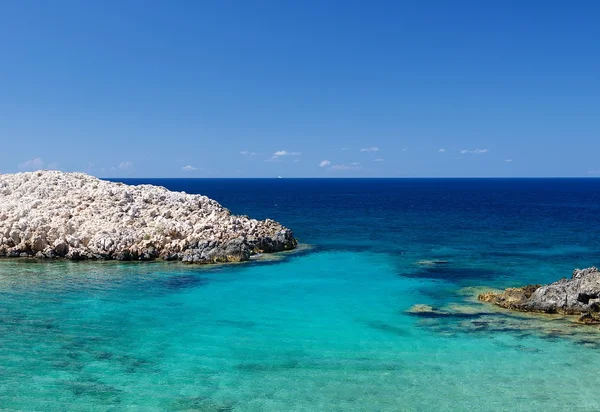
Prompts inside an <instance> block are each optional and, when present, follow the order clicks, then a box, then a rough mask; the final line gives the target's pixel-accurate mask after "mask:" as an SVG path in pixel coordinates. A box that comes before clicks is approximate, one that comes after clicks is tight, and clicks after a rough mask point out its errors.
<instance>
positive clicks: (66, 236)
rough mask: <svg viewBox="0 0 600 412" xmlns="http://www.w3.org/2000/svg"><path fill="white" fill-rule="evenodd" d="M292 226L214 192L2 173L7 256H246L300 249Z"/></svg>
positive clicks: (0, 237) (204, 259)
mask: <svg viewBox="0 0 600 412" xmlns="http://www.w3.org/2000/svg"><path fill="white" fill-rule="evenodd" d="M297 244H298V242H297V240H296V239H295V238H294V236H293V233H292V231H291V230H290V229H288V228H286V227H284V226H282V225H281V224H280V223H278V222H276V221H274V220H271V219H266V220H264V221H258V220H256V219H251V218H249V217H248V216H236V215H233V214H232V213H231V212H230V211H229V210H227V209H226V208H224V207H223V206H221V205H220V204H219V203H218V202H216V201H214V200H212V199H209V198H208V197H206V196H201V195H190V194H186V193H184V192H172V191H169V190H167V189H166V188H164V187H158V186H152V185H140V186H129V185H125V184H123V183H114V182H109V181H105V180H101V179H98V178H95V177H93V176H90V175H86V174H84V173H63V172H58V171H39V172H31V173H17V174H2V175H0V257H11V258H17V257H35V258H43V259H56V258H62V259H71V260H85V259H105V260H122V261H129V260H154V259H164V260H180V261H183V262H186V263H198V264H209V263H225V262H241V261H246V260H249V259H250V256H252V255H255V254H258V253H273V252H280V251H284V250H291V249H294V248H296V246H297Z"/></svg>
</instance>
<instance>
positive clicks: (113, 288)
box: [0, 251, 600, 411]
mask: <svg viewBox="0 0 600 412" xmlns="http://www.w3.org/2000/svg"><path fill="white" fill-rule="evenodd" d="M403 264H404V267H403V269H404V270H406V271H413V272H414V273H417V274H418V273H419V272H418V271H419V270H430V269H431V265H423V264H422V263H421V264H419V262H418V261H409V260H406V261H405V262H404V263H403ZM444 265H446V264H444ZM423 266H424V267H425V269H423V268H422V267H423ZM400 268H402V263H401V262H399V258H398V257H395V256H391V255H388V254H378V253H369V252H359V253H356V252H354V253H353V252H330V251H321V252H319V251H315V252H311V253H308V254H299V255H296V256H294V255H290V256H289V257H286V258H285V259H284V260H282V261H278V262H273V263H271V262H257V263H250V264H246V265H236V266H221V267H206V268H203V267H195V266H184V265H179V264H164V263H150V264H118V263H83V264H76V263H68V262H56V263H29V264H23V263H19V262H15V261H0V273H1V275H0V291H1V292H0V293H1V296H0V297H1V301H0V302H1V303H0V316H1V318H0V319H1V323H0V344H1V346H0V347H1V351H0V373H1V374H2V378H3V379H2V381H3V383H2V384H1V385H0V405H2V408H3V410H44V411H54V410H56V411H58V410H82V411H83V410H97V411H103V410H121V409H124V408H127V409H128V410H140V411H142V410H144V411H152V410H156V411H159V410H197V411H228V410H231V411H237V410H239V411H282V410H291V411H296V410H297V411H317V410H322V411H335V410H340V411H341V410H357V411H359V410H361V411H364V410H382V411H384V410H389V411H397V410H407V411H410V410H415V411H421V410H430V407H431V405H433V404H435V405H436V410H442V411H443V410H447V411H450V410H452V411H455V410H468V409H484V408H485V409H486V410H498V411H504V410H523V411H529V410H536V409H543V410H548V411H559V410H565V409H569V410H581V411H589V410H597V409H598V408H599V407H600V403H599V401H600V395H596V394H597V389H596V388H597V385H598V379H597V378H596V375H597V374H596V371H597V368H598V365H600V356H599V355H600V354H599V353H598V351H597V349H595V348H592V347H586V346H585V345H580V344H577V343H575V342H574V341H573V340H571V339H548V338H547V336H544V334H543V333H538V332H535V331H534V332H533V333H522V332H521V331H519V330H518V329H517V330H511V329H510V328H508V329H507V330H505V331H501V330H500V331H498V330H496V331H493V330H490V329H487V328H480V329H477V328H473V327H465V326H464V322H472V321H476V319H473V320H471V319H469V318H468V317H467V318H464V317H457V318H443V319H430V320H428V319H422V318H419V317H414V316H410V315H407V314H405V313H404V311H405V310H406V309H408V308H410V307H411V306H412V305H413V304H417V303H430V304H434V305H443V304H446V305H447V304H450V303H452V302H453V301H455V302H462V301H464V300H465V298H464V297H461V294H460V290H459V287H458V286H457V285H455V284H452V283H450V282H447V281H445V280H442V279H435V277H429V278H425V277H422V278H420V277H418V276H416V275H415V276H413V277H405V276H400V275H399V273H398V272H399V269H400ZM415 270H416V272H415ZM432 290H440V291H445V293H446V294H445V296H443V297H439V296H437V297H436V296H434V294H431V293H430V292H431V291H432ZM497 316H502V314H499V315H497ZM479 321H481V319H479Z"/></svg>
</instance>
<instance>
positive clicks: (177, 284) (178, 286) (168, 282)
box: [157, 274, 209, 290]
mask: <svg viewBox="0 0 600 412" xmlns="http://www.w3.org/2000/svg"><path fill="white" fill-rule="evenodd" d="M208 282H209V280H208V279H207V278H205V277H202V276H199V275H193V274H184V275H175V276H169V277H166V278H160V279H158V282H157V283H158V285H159V287H163V288H165V289H168V290H185V289H192V288H197V287H200V286H205V285H206V284H207V283H208Z"/></svg>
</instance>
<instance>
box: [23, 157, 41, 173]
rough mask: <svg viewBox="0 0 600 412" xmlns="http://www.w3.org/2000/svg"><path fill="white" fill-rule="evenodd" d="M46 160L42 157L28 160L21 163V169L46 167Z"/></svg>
mask: <svg viewBox="0 0 600 412" xmlns="http://www.w3.org/2000/svg"><path fill="white" fill-rule="evenodd" d="M44 164H45V163H44V161H43V160H42V158H41V157H36V158H33V159H30V160H27V161H26V162H23V163H19V169H22V170H39V169H43V168H44Z"/></svg>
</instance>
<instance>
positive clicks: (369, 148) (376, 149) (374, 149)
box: [360, 146, 379, 152]
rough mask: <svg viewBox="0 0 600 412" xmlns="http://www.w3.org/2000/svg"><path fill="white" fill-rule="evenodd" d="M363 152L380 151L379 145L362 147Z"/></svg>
mask: <svg viewBox="0 0 600 412" xmlns="http://www.w3.org/2000/svg"><path fill="white" fill-rule="evenodd" d="M360 151H361V152H378V151H379V148H378V147H375V146H373V147H364V148H362V149H360Z"/></svg>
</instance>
